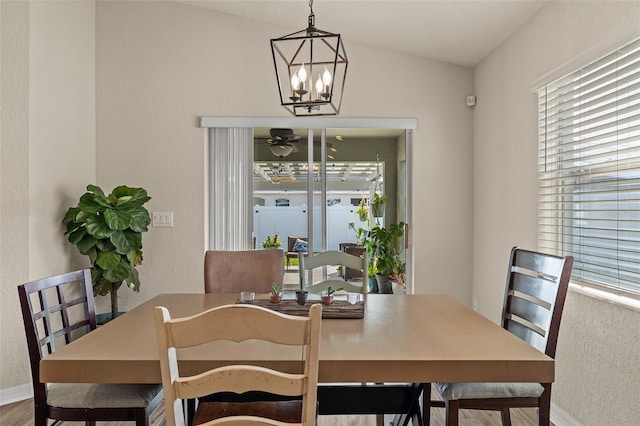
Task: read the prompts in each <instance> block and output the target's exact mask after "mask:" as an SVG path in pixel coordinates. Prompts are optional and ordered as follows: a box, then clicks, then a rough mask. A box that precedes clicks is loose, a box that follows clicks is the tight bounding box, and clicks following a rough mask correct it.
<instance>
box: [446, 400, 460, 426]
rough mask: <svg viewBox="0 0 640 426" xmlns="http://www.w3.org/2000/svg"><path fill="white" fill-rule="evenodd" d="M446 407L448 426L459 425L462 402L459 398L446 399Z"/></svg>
mask: <svg viewBox="0 0 640 426" xmlns="http://www.w3.org/2000/svg"><path fill="white" fill-rule="evenodd" d="M444 407H445V410H446V411H447V418H446V424H447V426H458V409H459V408H460V402H459V401H457V400H451V401H449V400H446V401H445V402H444Z"/></svg>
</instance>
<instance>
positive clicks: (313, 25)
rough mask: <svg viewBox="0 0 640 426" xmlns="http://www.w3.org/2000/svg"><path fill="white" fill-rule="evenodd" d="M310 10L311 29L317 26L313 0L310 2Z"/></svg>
mask: <svg viewBox="0 0 640 426" xmlns="http://www.w3.org/2000/svg"><path fill="white" fill-rule="evenodd" d="M309 10H310V11H311V13H310V14H309V27H310V28H311V27H315V26H316V15H315V14H314V13H313V0H309Z"/></svg>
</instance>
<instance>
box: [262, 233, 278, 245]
mask: <svg viewBox="0 0 640 426" xmlns="http://www.w3.org/2000/svg"><path fill="white" fill-rule="evenodd" d="M280 247H282V243H281V242H280V236H279V235H278V234H275V235H273V236H271V235H267V239H266V240H264V241H263V242H262V248H264V249H279V248H280Z"/></svg>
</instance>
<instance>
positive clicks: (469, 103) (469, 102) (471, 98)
mask: <svg viewBox="0 0 640 426" xmlns="http://www.w3.org/2000/svg"><path fill="white" fill-rule="evenodd" d="M475 105H476V97H475V96H467V106H469V107H471V106H475Z"/></svg>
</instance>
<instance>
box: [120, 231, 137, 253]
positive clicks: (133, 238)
mask: <svg viewBox="0 0 640 426" xmlns="http://www.w3.org/2000/svg"><path fill="white" fill-rule="evenodd" d="M122 232H124V236H125V238H126V239H127V241H129V245H130V246H131V249H132V250H136V249H139V248H140V247H142V234H141V233H140V232H135V231H132V230H130V229H125V230H124V231H122Z"/></svg>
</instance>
